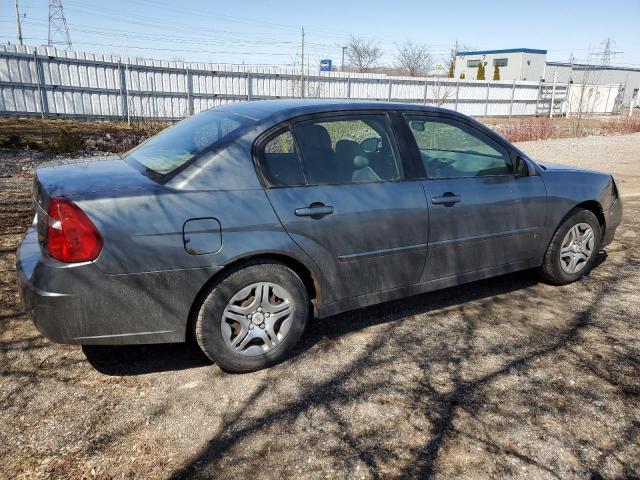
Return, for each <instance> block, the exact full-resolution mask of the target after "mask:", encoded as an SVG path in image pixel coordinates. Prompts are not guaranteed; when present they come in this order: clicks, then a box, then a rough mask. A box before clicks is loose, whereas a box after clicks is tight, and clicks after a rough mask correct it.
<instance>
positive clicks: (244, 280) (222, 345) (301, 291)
mask: <svg viewBox="0 0 640 480" xmlns="http://www.w3.org/2000/svg"><path fill="white" fill-rule="evenodd" d="M256 282H268V283H272V284H276V285H279V286H281V287H282V288H284V289H285V290H286V291H287V292H288V293H289V294H290V297H291V298H290V303H291V304H292V308H293V310H292V312H291V313H290V315H289V316H288V317H287V318H290V326H289V329H288V333H286V336H285V337H284V338H283V339H282V340H281V341H280V343H278V344H277V345H275V346H274V347H272V348H271V349H270V350H268V351H266V352H264V353H263V354H260V355H258V356H245V355H241V354H239V353H237V352H236V351H234V350H233V349H232V347H231V346H228V345H227V343H226V342H225V340H224V338H223V333H222V323H223V321H224V320H223V314H224V312H225V308H226V307H227V304H228V303H229V302H230V301H231V299H232V298H233V297H234V295H236V294H237V293H238V292H240V291H241V290H242V289H244V288H245V287H248V286H250V285H252V284H254V283H256ZM309 311H310V309H309V296H308V294H307V290H306V288H305V286H304V283H303V282H302V280H300V277H298V275H297V274H296V273H295V272H294V271H293V270H291V269H290V268H288V267H287V266H285V265H283V264H280V263H275V262H253V263H247V264H244V265H241V266H239V267H237V268H234V269H233V270H231V271H229V272H227V274H226V275H225V276H224V277H223V278H221V279H220V280H219V281H218V282H217V283H216V284H215V285H214V286H213V287H212V288H211V291H210V292H209V293H208V294H207V295H206V296H205V298H204V300H203V301H202V304H201V306H200V309H199V311H198V314H197V317H196V319H195V324H194V333H195V338H196V340H197V342H198V345H199V346H200V348H201V349H202V351H203V352H204V353H205V355H207V356H208V357H209V358H210V359H211V360H213V361H214V362H216V363H217V364H218V365H219V366H220V367H221V368H222V369H223V370H226V371H228V372H250V371H253V370H259V369H261V368H265V367H268V366H271V365H273V364H275V363H278V362H280V361H281V360H283V359H284V358H285V357H286V356H287V354H288V353H289V351H290V350H291V349H292V348H293V347H294V346H295V345H296V343H298V340H300V337H301V336H302V333H303V332H304V329H305V326H306V323H307V318H308V316H309ZM252 328H253V327H252ZM257 331H258V330H257V329H256V332H257Z"/></svg>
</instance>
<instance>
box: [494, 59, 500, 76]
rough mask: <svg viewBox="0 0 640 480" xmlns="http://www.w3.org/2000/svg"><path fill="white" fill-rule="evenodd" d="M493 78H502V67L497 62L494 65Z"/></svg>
mask: <svg viewBox="0 0 640 480" xmlns="http://www.w3.org/2000/svg"><path fill="white" fill-rule="evenodd" d="M493 79H494V80H500V67H499V66H498V64H497V63H496V64H495V65H494V67H493Z"/></svg>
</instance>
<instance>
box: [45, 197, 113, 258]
mask: <svg viewBox="0 0 640 480" xmlns="http://www.w3.org/2000/svg"><path fill="white" fill-rule="evenodd" d="M48 213H49V225H48V228H47V237H46V250H47V253H48V254H49V255H51V256H52V257H53V258H55V259H57V260H60V261H62V262H69V263H71V262H87V261H89V260H95V259H96V258H97V257H98V255H99V254H100V250H102V236H101V235H100V232H99V231H98V229H97V228H96V226H95V225H94V224H93V222H92V221H91V220H89V217H87V216H86V215H85V213H84V212H83V211H82V210H80V207H78V206H77V205H76V204H75V203H73V202H72V201H71V200H69V199H66V198H63V197H53V198H51V202H50V203H49V211H48Z"/></svg>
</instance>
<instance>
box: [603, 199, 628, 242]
mask: <svg viewBox="0 0 640 480" xmlns="http://www.w3.org/2000/svg"><path fill="white" fill-rule="evenodd" d="M622 210H623V209H622V199H620V198H618V199H617V200H616V201H615V203H614V204H613V205H611V208H609V210H606V211H605V212H603V213H604V221H605V230H604V235H603V236H602V245H601V247H602V248H604V247H606V246H607V245H609V244H610V243H611V242H613V238H614V237H615V234H616V229H617V228H618V226H619V225H620V223H621V222H622Z"/></svg>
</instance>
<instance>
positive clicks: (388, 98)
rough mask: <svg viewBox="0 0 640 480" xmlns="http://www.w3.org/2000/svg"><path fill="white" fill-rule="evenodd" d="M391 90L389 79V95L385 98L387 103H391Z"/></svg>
mask: <svg viewBox="0 0 640 480" xmlns="http://www.w3.org/2000/svg"><path fill="white" fill-rule="evenodd" d="M391 88H392V87H391V79H389V94H388V96H387V100H388V101H391Z"/></svg>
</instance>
